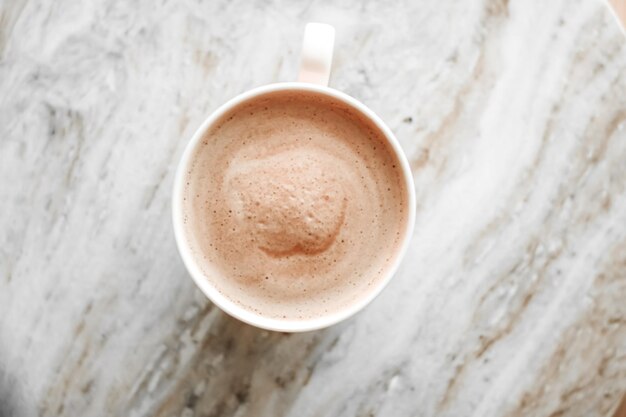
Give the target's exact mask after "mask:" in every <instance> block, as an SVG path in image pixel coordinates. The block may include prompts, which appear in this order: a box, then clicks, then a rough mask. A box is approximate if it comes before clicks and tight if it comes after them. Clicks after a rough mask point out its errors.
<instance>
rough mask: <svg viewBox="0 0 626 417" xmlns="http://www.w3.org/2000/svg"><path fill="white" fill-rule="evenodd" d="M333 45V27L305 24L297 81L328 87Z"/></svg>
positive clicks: (321, 24) (322, 24) (323, 24)
mask: <svg viewBox="0 0 626 417" xmlns="http://www.w3.org/2000/svg"><path fill="white" fill-rule="evenodd" d="M334 43H335V28H334V27H332V26H331V25H327V24H325V23H307V25H306V27H305V29H304V41H303V42H302V53H301V54H300V72H299V74H298V81H300V82H304V83H312V84H319V85H323V86H324V87H326V86H328V79H329V78H330V67H331V64H332V62H333V46H334Z"/></svg>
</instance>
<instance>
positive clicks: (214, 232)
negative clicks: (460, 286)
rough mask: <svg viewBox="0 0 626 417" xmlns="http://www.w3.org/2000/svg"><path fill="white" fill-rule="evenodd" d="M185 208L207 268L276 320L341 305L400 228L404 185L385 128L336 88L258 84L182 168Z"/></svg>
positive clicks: (393, 249)
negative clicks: (273, 88)
mask: <svg viewBox="0 0 626 417" xmlns="http://www.w3.org/2000/svg"><path fill="white" fill-rule="evenodd" d="M185 184H186V185H185V186H184V191H183V195H184V197H183V203H182V208H183V218H184V227H185V229H186V231H185V235H186V236H187V237H188V244H189V247H190V248H191V250H192V253H193V256H195V257H196V260H197V263H198V264H199V265H200V268H201V270H202V272H203V274H204V275H205V276H206V279H207V280H208V281H209V282H210V283H211V284H212V285H213V286H214V287H215V288H216V289H217V290H218V291H220V292H221V293H222V294H223V295H224V296H225V297H227V298H228V299H230V300H231V301H233V302H235V303H237V304H239V305H241V306H243V307H244V308H246V309H248V310H250V311H253V312H256V313H258V314H261V315H263V316H265V317H271V318H276V319H288V320H299V319H311V318H317V317H321V316H327V315H329V314H333V313H337V312H340V311H341V310H342V309H344V308H347V307H349V306H350V305H351V304H353V303H354V302H356V301H357V300H359V299H361V298H363V297H364V296H365V295H366V294H367V293H368V292H369V291H371V290H373V288H374V287H375V284H376V283H378V282H380V280H381V279H383V277H384V276H385V274H386V273H387V271H388V269H389V268H390V267H391V265H392V263H393V262H394V261H395V259H396V257H397V256H398V255H399V254H398V252H399V247H400V245H401V244H402V241H403V239H404V237H405V236H404V234H405V229H406V224H407V221H408V213H407V199H408V192H407V189H406V183H405V180H404V178H403V175H402V169H401V166H400V162H399V160H398V158H397V156H396V154H395V153H394V151H393V149H392V148H391V145H389V144H388V143H387V140H386V138H385V135H384V134H383V133H382V132H381V131H380V129H379V128H378V127H377V126H376V125H375V124H373V123H372V122H371V121H370V120H369V119H368V118H367V117H365V116H364V115H362V114H361V113H360V112H359V111H357V110H355V109H353V108H351V107H350V106H348V105H346V104H344V103H343V102H341V101H340V100H338V99H334V98H332V97H328V96H325V95H321V94H318V93H314V92H304V91H282V92H272V93H266V94H264V95H261V96H257V97H254V98H252V99H249V100H248V101H245V102H243V103H241V104H239V105H237V106H236V107H235V108H233V109H231V110H230V111H228V112H227V113H226V114H224V115H223V116H222V117H221V118H220V120H218V121H217V122H216V123H214V124H213V127H211V128H210V129H209V130H208V131H207V132H206V133H205V134H204V136H203V137H202V139H201V142H200V143H199V144H198V145H197V146H196V148H195V150H194V152H193V155H192V157H191V163H190V165H189V169H188V171H187V172H186V179H185Z"/></svg>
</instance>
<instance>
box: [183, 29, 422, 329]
mask: <svg viewBox="0 0 626 417" xmlns="http://www.w3.org/2000/svg"><path fill="white" fill-rule="evenodd" d="M334 38H335V30H334V28H333V27H332V26H329V25H326V24H321V23H309V24H307V26H306V29H305V34H304V42H303V46H302V54H301V61H300V74H299V77H298V81H297V82H288V83H277V84H270V85H266V86H263V87H259V88H255V89H253V90H250V91H248V92H245V93H243V94H240V95H238V96H237V97H235V98H233V99H231V100H230V101H228V102H227V103H225V104H224V105H222V106H221V107H220V108H218V109H217V110H216V111H214V112H213V114H211V115H210V116H209V117H208V118H207V119H206V120H205V121H204V123H202V126H200V128H199V129H198V130H197V131H196V133H195V134H194V135H193V137H192V138H191V141H190V142H189V144H188V145H187V148H186V149H185V152H184V154H183V157H182V159H181V161H180V163H179V166H178V170H177V172H176V177H175V179H174V195H173V202H172V214H173V221H174V233H175V236H176V243H177V245H178V250H179V252H180V255H181V257H182V259H183V262H184V263H185V266H186V267H187V269H188V270H189V273H190V275H191V277H192V278H193V280H194V281H195V283H196V284H197V285H198V287H200V289H201V290H202V292H204V294H205V295H206V296H207V297H208V298H209V299H210V300H211V301H212V302H213V303H215V304H216V305H217V306H218V307H220V308H221V309H222V310H223V311H225V312H226V313H228V314H229V315H231V316H233V317H235V318H237V319H239V320H242V321H244V322H246V323H248V324H251V325H253V326H257V327H260V328H263V329H268V330H276V331H283V332H302V331H308V330H316V329H320V328H323V327H327V326H330V325H333V324H335V323H337V322H339V321H341V320H344V319H346V318H348V317H350V316H352V315H353V314H355V313H356V312H357V311H359V310H361V309H362V308H363V307H365V306H366V305H367V304H368V303H369V302H370V301H372V300H373V299H374V298H375V297H376V296H377V295H378V294H379V293H380V292H381V291H382V289H383V288H384V287H385V286H386V285H387V283H388V282H389V281H390V280H391V277H392V276H393V274H394V273H395V271H396V270H397V268H398V265H399V264H400V260H401V259H402V257H403V256H404V253H405V252H406V249H407V246H408V243H409V239H410V237H411V234H412V231H413V226H414V223H415V188H414V186H413V176H412V174H411V169H410V167H409V163H408V161H407V159H406V156H405V155H404V153H403V151H402V149H401V147H400V145H399V143H398V141H397V139H396V138H395V136H394V135H393V133H392V132H391V130H390V129H389V128H388V127H387V126H386V125H385V123H383V121H382V120H381V119H380V118H379V117H378V116H377V115H376V114H374V112H372V111H371V110H370V109H368V108H367V107H365V105H363V104H361V103H360V102H359V101H357V100H356V99H354V98H352V97H350V96H348V95H347V94H344V93H342V92H340V91H337V90H334V89H332V88H329V87H328V79H329V76H330V67H331V62H332V53H333V43H334ZM286 90H289V91H310V92H316V93H321V94H324V95H327V96H330V97H333V98H335V99H338V100H340V101H342V102H344V103H345V104H347V105H349V106H350V107H352V108H353V109H355V110H356V111H358V112H359V113H361V114H363V115H364V116H366V117H367V118H368V119H370V120H371V121H372V122H373V123H374V124H375V125H376V126H377V127H378V128H379V129H380V131H381V132H383V133H384V135H385V137H386V139H387V141H388V142H389V144H390V145H391V147H392V148H393V150H394V152H395V153H396V155H397V157H398V160H399V161H400V165H401V167H402V173H403V177H404V181H405V186H406V189H407V193H408V196H409V198H408V199H407V201H408V204H407V210H408V221H407V223H406V230H405V231H404V235H403V239H402V244H401V245H400V249H399V251H398V253H397V256H396V259H395V262H394V263H393V265H391V267H390V268H388V270H387V273H386V275H385V276H384V277H383V279H381V280H378V281H377V284H376V285H374V286H372V287H369V288H368V291H367V292H364V293H363V295H362V297H361V298H359V299H358V300H357V301H355V302H354V303H353V304H351V305H350V306H349V307H347V308H345V309H344V310H341V311H338V312H334V313H329V314H328V315H325V316H321V317H316V318H311V319H303V320H280V319H275V318H270V317H264V316H261V315H259V314H258V313H255V312H253V311H249V310H247V309H245V308H243V307H242V306H240V305H238V304H236V303H234V302H233V301H231V300H229V299H228V298H227V297H225V296H224V295H223V294H221V293H220V292H219V291H218V290H217V289H216V288H215V287H214V286H213V285H212V283H211V281H210V280H209V279H208V278H207V277H206V276H205V275H204V274H203V273H202V271H201V269H200V267H199V266H198V264H197V262H196V259H194V257H193V255H192V252H191V250H190V248H189V245H188V243H187V242H188V241H189V240H188V239H186V238H185V233H186V231H185V228H184V227H183V213H182V201H183V185H184V182H185V172H186V171H187V167H188V165H189V163H190V159H191V157H192V154H193V152H194V150H195V148H196V147H197V146H198V143H200V141H201V139H202V137H203V135H204V134H205V132H206V131H207V130H209V129H210V128H211V126H212V125H213V124H214V123H215V122H216V121H217V120H219V119H220V118H221V116H222V115H223V114H225V113H226V112H228V111H229V110H231V109H232V108H234V107H235V106H237V105H239V104H240V103H242V102H244V101H247V100H250V99H252V98H255V97H257V96H260V95H263V94H266V93H270V92H275V91H286Z"/></svg>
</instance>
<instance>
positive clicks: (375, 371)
mask: <svg viewBox="0 0 626 417" xmlns="http://www.w3.org/2000/svg"><path fill="white" fill-rule="evenodd" d="M316 20H317V21H323V22H328V23H331V24H333V25H335V26H336V28H337V36H338V43H337V46H336V55H335V67H334V73H333V75H332V78H331V84H332V85H333V86H335V87H336V88H339V89H341V90H344V91H346V92H347V93H349V94H351V95H353V96H355V97H357V98H359V99H361V100H362V101H363V102H365V103H366V104H367V105H369V106H370V107H371V108H372V109H374V110H375V111H376V112H378V113H379V114H380V115H381V116H382V117H383V119H385V120H386V121H387V122H388V124H389V125H390V127H391V128H392V129H393V130H394V131H395V132H396V134H397V136H398V138H399V139H400V141H401V143H402V145H403V147H404V149H405V150H406V152H407V154H408V155H409V157H410V160H411V161H412V166H413V171H414V175H415V182H416V188H417V195H418V208H417V225H416V228H415V233H414V238H413V240H412V244H411V248H410V250H409V255H408V256H407V259H406V260H405V262H404V263H403V265H402V267H401V269H400V271H399V273H398V274H397V276H396V277H395V279H394V280H393V281H392V283H391V285H390V286H389V287H388V288H387V289H386V290H385V292H383V294H382V295H381V296H380V297H379V298H378V299H376V301H375V302H374V303H373V304H372V305H370V306H369V307H368V308H367V309H366V310H364V311H363V312H362V313H360V314H359V315H358V316H356V317H354V318H353V319H351V320H349V321H348V322H346V323H343V324H340V325H338V326H335V327H332V328H330V329H327V330H324V331H319V332H312V333H306V334H296V335H287V334H278V333H270V332H265V331H261V330H257V329H255V328H252V327H249V326H247V325H244V324H242V323H240V322H238V321H236V320H234V319H231V318H229V317H228V316H226V315H225V314H223V313H222V312H220V311H219V310H218V309H216V308H215V307H213V306H212V305H211V304H210V303H209V302H207V301H206V300H205V299H204V298H203V296H202V294H201V293H200V292H199V290H197V289H196V288H195V286H194V284H193V282H192V281H191V280H190V279H189V278H188V277H187V274H186V272H185V269H184V267H183V265H182V263H181V261H180V259H179V256H178V254H177V252H176V249H175V244H174V239H173V235H172V227H171V224H170V192H171V186H172V179H173V173H174V169H175V166H176V163H177V161H178V159H179V157H180V155H181V152H182V150H183V148H184V146H185V144H186V141H187V139H188V138H189V136H190V135H191V134H192V132H193V131H194V130H195V129H196V127H197V126H198V125H199V123H200V122H201V121H202V120H203V118H204V117H205V116H206V115H207V114H208V113H209V112H210V111H211V110H212V109H214V108H216V107H217V106H218V105H219V104H220V103H222V102H224V101H225V100H227V99H229V98H230V97H232V96H234V95H235V94H237V93H239V92H242V91H244V90H246V89H249V88H251V87H254V86H258V85H262V84H266V83H271V82H276V81H287V80H292V79H293V78H294V74H295V72H296V66H297V57H298V49H299V45H300V42H301V33H302V30H303V26H304V24H305V23H306V22H307V21H316ZM625 391H626V39H625V38H624V36H623V35H622V34H621V33H620V31H619V30H618V28H617V26H616V25H615V22H614V21H613V20H612V18H611V16H610V14H609V12H608V11H607V10H606V9H605V6H604V5H603V3H601V2H599V1H594V0H572V1H565V0H563V1H561V0H559V1H526V0H513V1H508V0H501V1H497V0H496V1H481V0H472V1H453V0H446V1H436V0H423V1H419V2H418V1H409V0H404V1H394V2H380V1H366V2H361V1H357V0H344V1H338V2H332V4H331V2H319V1H317V2H315V1H314V2H300V1H288V0H268V1H261V0H259V1H253V2H249V1H243V0H237V1H204V2H201V1H195V0H181V1H178V0H172V1H163V2H152V1H139V2H121V1H118V2H113V1H84V2H76V1H70V0H63V1H38V0H31V1H24V2H22V1H14V0H4V1H2V2H0V416H2V417H5V416H16V417H22V416H36V415H42V416H105V415H111V416H166V417H169V416H184V417H190V416H201V417H209V416H212V417H217V416H272V417H274V416H293V417H296V416H297V417H301V416H303V417H309V416H310V417H313V416H346V417H347V416H355V417H369V416H377V417H382V416H394V417H395V416H476V417H478V416H480V417H490V416H494V417H495V416H502V417H513V416H553V417H559V416H608V415H610V414H611V413H612V411H613V410H614V409H615V408H616V407H617V404H618V402H619V400H620V398H621V396H622V394H623V393H624V392H625Z"/></svg>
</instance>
